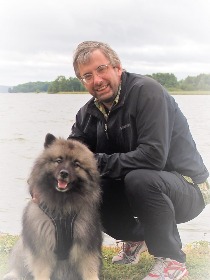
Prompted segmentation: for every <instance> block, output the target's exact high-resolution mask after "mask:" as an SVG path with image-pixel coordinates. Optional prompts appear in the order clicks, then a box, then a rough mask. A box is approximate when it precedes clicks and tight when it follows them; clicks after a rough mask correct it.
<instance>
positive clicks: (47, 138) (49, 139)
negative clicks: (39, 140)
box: [44, 133, 56, 149]
mask: <svg viewBox="0 0 210 280" xmlns="http://www.w3.org/2000/svg"><path fill="white" fill-rule="evenodd" d="M55 140H56V137H55V136H54V135H52V134H50V133H47V135H46V136H45V142H44V148H45V149H46V148H48V147H49V146H50V145H51V144H52V143H53V142H54V141H55Z"/></svg>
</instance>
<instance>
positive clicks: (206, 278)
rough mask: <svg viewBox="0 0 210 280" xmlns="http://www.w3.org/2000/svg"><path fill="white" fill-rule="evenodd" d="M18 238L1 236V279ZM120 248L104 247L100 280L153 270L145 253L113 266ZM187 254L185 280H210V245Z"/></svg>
mask: <svg viewBox="0 0 210 280" xmlns="http://www.w3.org/2000/svg"><path fill="white" fill-rule="evenodd" d="M17 238H18V236H12V235H8V234H7V235H0V279H2V278H3V275H4V274H5V273H6V271H7V261H8V254H9V251H10V249H11V247H12V246H13V244H14V243H15V241H16V240H17ZM118 250H119V249H118V248H114V247H103V269H102V275H101V278H100V280H141V279H143V278H144V277H145V276H146V275H147V273H148V271H149V270H150V269H151V267H152V265H153V263H154V259H153V257H152V256H151V255H149V254H148V253H146V252H145V253H143V254H142V255H141V259H140V261H139V263H138V264H137V265H133V266H129V265H112V263H111V259H112V257H113V256H114V255H115V254H117V252H118ZM184 251H185V253H186V254H187V267H188V271H189V277H185V279H183V280H210V243H209V242H207V241H199V242H193V243H191V244H188V245H187V246H185V248H184Z"/></svg>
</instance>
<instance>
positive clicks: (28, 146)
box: [0, 93, 210, 245]
mask: <svg viewBox="0 0 210 280" xmlns="http://www.w3.org/2000/svg"><path fill="white" fill-rule="evenodd" d="M174 98H175V100H176V101H177V103H178V104H179V106H180V108H181V109H182V111H183V112H184V114H185V116H186V117H187V119H188V122H189V125H190V128H191V132H192V134H193V137H194V140H195V142H196V144H197V147H198V150H199V151H200V153H201V155H202V157H203V160H204V162H205V164H206V166H207V168H208V169H209V170H210V95H203V96H202V95H200V96H198V95H197V96H191V95H188V96H185V95H176V96H174ZM89 99H90V96H89V95H88V94H63V95H58V94H53V95H50V94H45V93H39V94H36V93H12V94H9V93H0V182H1V184H0V190H1V196H0V232H6V233H11V234H19V233H20V231H21V215H22V210H23V208H24V206H25V205H26V203H27V201H28V200H29V199H30V196H29V194H28V191H27V182H26V181H27V178H28V175H29V172H30V168H31V166H32V164H33V162H34V159H35V158H36V157H37V155H38V154H39V153H40V152H41V150H42V149H43V143H44V138H45V135H46V134H47V133H48V132H50V133H53V134H54V135H55V136H62V137H64V138H67V136H68V135H69V133H70V130H71V126H72V124H73V122H74V119H75V114H76V112H77V111H78V109H79V108H80V107H81V106H82V105H83V104H84V103H85V102H86V101H87V100H89ZM179 229H180V235H181V238H182V241H183V243H184V244H186V243H189V242H192V241H197V240H207V241H210V205H208V206H207V207H206V208H205V210H204V211H203V212H202V213H201V214H200V215H199V216H198V217H197V218H195V219H194V220H192V221H190V222H188V223H185V224H181V225H179ZM104 242H105V244H106V245H112V244H113V243H114V240H113V239H112V238H110V237H108V236H105V240H104Z"/></svg>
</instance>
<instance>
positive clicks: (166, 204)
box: [101, 169, 205, 262]
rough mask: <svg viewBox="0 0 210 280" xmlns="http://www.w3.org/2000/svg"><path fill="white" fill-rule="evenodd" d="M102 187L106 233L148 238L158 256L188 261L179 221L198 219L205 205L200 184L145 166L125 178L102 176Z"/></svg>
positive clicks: (141, 238) (119, 238) (102, 208)
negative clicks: (145, 167)
mask: <svg viewBox="0 0 210 280" xmlns="http://www.w3.org/2000/svg"><path fill="white" fill-rule="evenodd" d="M101 186H102V191H103V195H102V205H101V218H102V224H103V227H104V232H105V233H107V234H108V235H110V236H111V237H113V238H115V239H118V240H124V241H142V240H145V242H146V244H147V247H148V250H149V253H150V254H152V255H154V256H155V257H168V258H171V259H174V260H177V261H179V262H185V260H186V256H185V254H184V252H183V251H182V250H181V248H182V243H181V239H180V236H179V232H178V229H177V224H179V223H184V222H187V221H189V220H191V219H193V218H195V217H196V216H198V215H199V214H200V213H201V212H202V210H203V209H204V207H205V205H204V200H203V197H202V194H201V192H200V190H199V188H198V187H197V186H196V185H193V184H190V183H188V182H187V181H186V180H185V179H184V178H183V177H182V176H181V175H179V174H176V173H171V172H166V171H154V170H145V169H144V170H142V169H141V170H134V171H131V172H130V173H128V174H127V175H126V177H125V178H124V180H113V179H102V182H101ZM134 217H137V219H136V218H134Z"/></svg>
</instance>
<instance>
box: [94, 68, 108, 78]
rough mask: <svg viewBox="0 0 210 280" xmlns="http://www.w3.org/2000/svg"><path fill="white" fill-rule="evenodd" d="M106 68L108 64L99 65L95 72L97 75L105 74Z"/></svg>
mask: <svg viewBox="0 0 210 280" xmlns="http://www.w3.org/2000/svg"><path fill="white" fill-rule="evenodd" d="M107 70H108V65H100V66H99V67H98V68H97V69H96V73H97V75H98V76H100V75H104V74H106V72H107Z"/></svg>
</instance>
